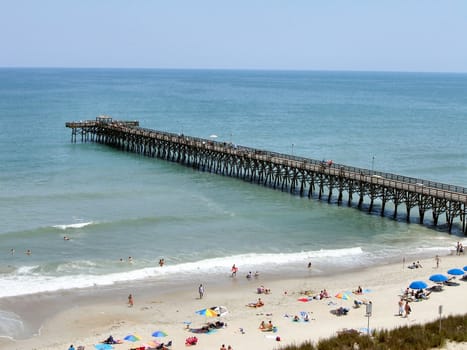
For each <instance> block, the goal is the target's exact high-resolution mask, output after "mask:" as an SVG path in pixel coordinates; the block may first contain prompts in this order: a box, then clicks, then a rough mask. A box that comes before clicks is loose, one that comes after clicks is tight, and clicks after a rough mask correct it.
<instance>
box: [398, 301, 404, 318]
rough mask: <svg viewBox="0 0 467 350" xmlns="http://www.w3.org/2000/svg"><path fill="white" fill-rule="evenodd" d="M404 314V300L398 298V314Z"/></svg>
mask: <svg viewBox="0 0 467 350" xmlns="http://www.w3.org/2000/svg"><path fill="white" fill-rule="evenodd" d="M403 315H404V300H402V299H400V300H399V316H403Z"/></svg>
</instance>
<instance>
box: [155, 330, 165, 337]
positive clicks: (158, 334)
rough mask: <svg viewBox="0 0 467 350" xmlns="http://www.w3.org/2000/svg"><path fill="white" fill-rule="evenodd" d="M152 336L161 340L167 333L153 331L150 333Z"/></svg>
mask: <svg viewBox="0 0 467 350" xmlns="http://www.w3.org/2000/svg"><path fill="white" fill-rule="evenodd" d="M152 336H153V337H156V338H162V337H166V336H167V333H165V332H162V331H155V332H153V333H152Z"/></svg>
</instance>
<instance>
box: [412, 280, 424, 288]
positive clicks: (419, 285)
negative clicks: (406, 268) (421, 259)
mask: <svg viewBox="0 0 467 350" xmlns="http://www.w3.org/2000/svg"><path fill="white" fill-rule="evenodd" d="M426 287H428V284H426V283H425V282H423V281H413V282H412V283H410V285H409V288H410V289H424V288H426Z"/></svg>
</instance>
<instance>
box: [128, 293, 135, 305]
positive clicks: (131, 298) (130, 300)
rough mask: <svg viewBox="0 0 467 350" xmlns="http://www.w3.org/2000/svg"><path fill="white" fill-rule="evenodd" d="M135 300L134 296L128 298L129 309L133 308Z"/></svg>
mask: <svg viewBox="0 0 467 350" xmlns="http://www.w3.org/2000/svg"><path fill="white" fill-rule="evenodd" d="M133 304H134V300H133V295H131V294H130V295H129V296H128V307H133Z"/></svg>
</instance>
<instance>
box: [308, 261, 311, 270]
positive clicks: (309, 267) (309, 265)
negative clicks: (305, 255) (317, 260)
mask: <svg viewBox="0 0 467 350" xmlns="http://www.w3.org/2000/svg"><path fill="white" fill-rule="evenodd" d="M308 269H311V261H310V262H309V263H308Z"/></svg>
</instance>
